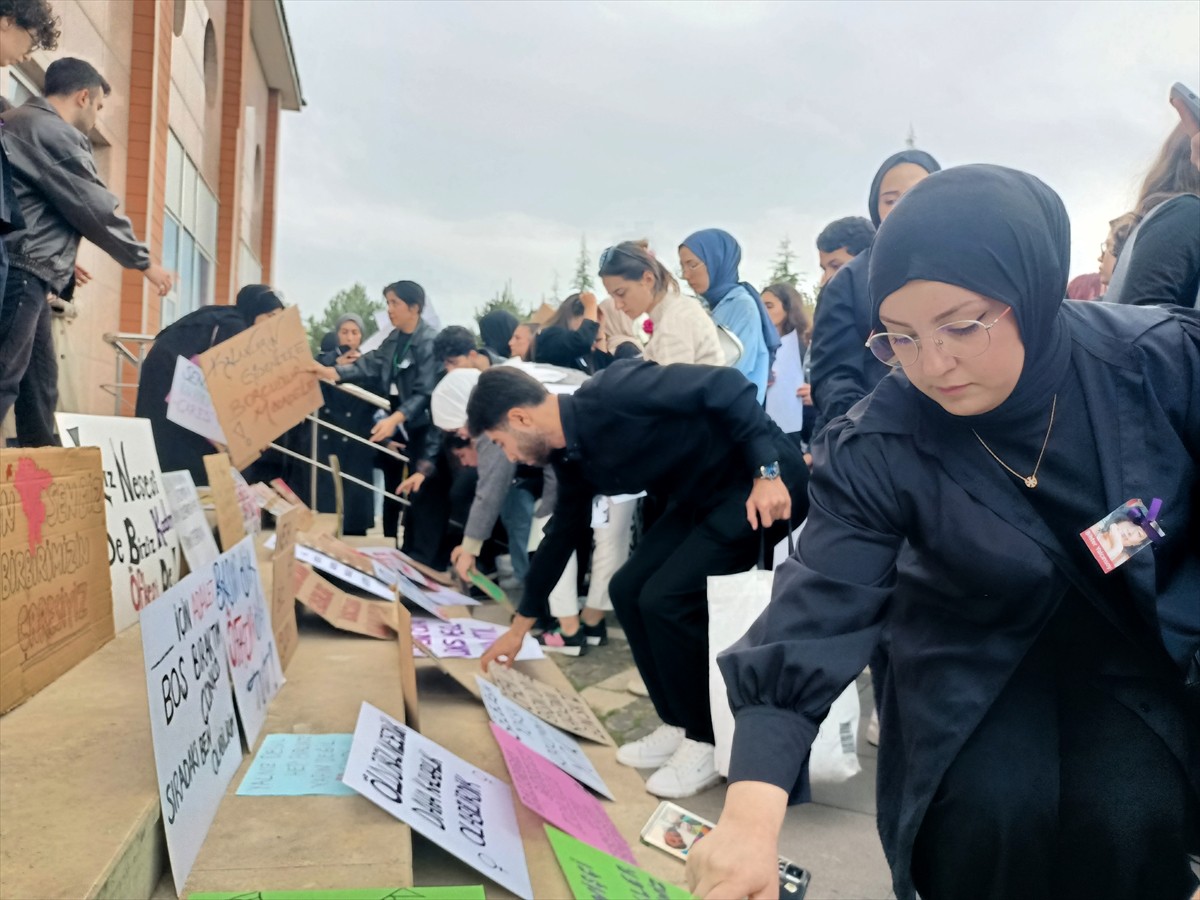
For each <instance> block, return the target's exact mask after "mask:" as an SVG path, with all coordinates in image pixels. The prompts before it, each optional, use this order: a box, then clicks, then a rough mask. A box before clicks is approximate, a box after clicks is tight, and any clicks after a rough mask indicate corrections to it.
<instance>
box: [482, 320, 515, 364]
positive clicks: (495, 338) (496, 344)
mask: <svg viewBox="0 0 1200 900" xmlns="http://www.w3.org/2000/svg"><path fill="white" fill-rule="evenodd" d="M518 324H519V323H518V322H517V317H516V316H514V315H513V314H512V313H510V312H508V311H507V310H503V309H493V310H492V311H491V312H490V313H488V314H487V315H485V316H484V317H483V318H481V319H480V320H479V339H480V340H481V341H482V342H483V346H485V347H486V348H487V349H489V350H491V351H492V352H493V353H495V354H496V355H497V356H500V357H503V358H504V359H508V356H509V350H508V342H509V341H510V340H511V339H512V335H513V332H514V331H516V330H517V325H518Z"/></svg>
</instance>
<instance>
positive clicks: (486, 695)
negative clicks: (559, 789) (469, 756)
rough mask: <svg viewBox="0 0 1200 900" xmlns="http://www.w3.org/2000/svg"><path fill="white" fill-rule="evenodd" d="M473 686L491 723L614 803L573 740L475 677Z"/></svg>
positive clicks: (609, 793) (581, 750)
mask: <svg viewBox="0 0 1200 900" xmlns="http://www.w3.org/2000/svg"><path fill="white" fill-rule="evenodd" d="M475 682H476V684H478V685H479V693H480V695H481V696H482V697H483V705H484V706H485V707H487V713H488V716H489V717H490V718H491V720H492V721H493V722H495V723H496V724H497V725H499V726H500V727H501V728H503V729H504V730H505V731H507V732H508V733H509V734H511V735H512V736H513V737H515V738H516V739H517V740H518V741H520V742H521V743H522V744H524V745H525V746H526V747H528V748H529V749H530V750H533V751H534V752H535V753H538V754H540V755H541V756H544V757H545V758H546V759H548V760H550V762H552V763H554V764H555V765H556V766H558V767H559V768H560V769H562V770H563V771H564V772H566V773H567V774H568V775H570V776H571V777H572V778H574V779H575V780H576V781H578V782H580V783H581V784H584V785H586V786H587V787H590V788H591V789H592V790H593V791H595V792H596V793H598V794H603V795H604V796H605V797H607V798H608V799H609V800H615V799H616V797H614V796H613V795H612V791H610V790H609V789H608V785H607V784H605V783H604V779H603V778H601V777H600V773H599V772H597V771H596V767H595V766H594V765H593V764H592V761H591V760H590V759H588V757H587V754H586V753H584V752H583V748H582V747H580V746H579V742H578V741H577V740H575V738H573V737H571V736H570V735H569V734H567V733H566V732H565V731H560V730H559V729H557V728H555V727H554V726H553V725H551V724H550V723H549V722H543V721H542V720H541V719H539V718H538V717H537V716H535V715H534V714H533V713H531V712H527V711H526V710H524V709H522V708H521V707H520V706H518V705H517V704H515V703H513V702H512V701H511V700H509V699H508V698H507V697H505V696H504V694H502V693H500V688H498V687H496V686H495V685H494V684H492V683H491V682H490V681H486V680H485V679H483V678H480V677H479V676H478V675H476V676H475Z"/></svg>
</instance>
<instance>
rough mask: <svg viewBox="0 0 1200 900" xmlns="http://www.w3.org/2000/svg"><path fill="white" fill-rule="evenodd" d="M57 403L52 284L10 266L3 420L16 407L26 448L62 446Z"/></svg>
mask: <svg viewBox="0 0 1200 900" xmlns="http://www.w3.org/2000/svg"><path fill="white" fill-rule="evenodd" d="M57 405H58V358H57V357H56V356H55V354H54V333H53V332H52V331H51V330H50V304H49V303H48V302H47V301H46V285H45V283H44V282H43V281H41V279H39V278H36V277H34V276H33V275H30V274H29V273H28V272H25V271H22V270H21V269H11V268H10V269H9V270H8V278H7V282H6V283H5V286H4V299H3V303H2V305H0V420H2V419H3V418H4V417H5V416H6V415H8V411H9V409H13V408H14V407H15V412H16V420H17V441H18V443H20V445H21V446H22V447H47V446H57V445H58V443H59V441H58V439H57V438H56V437H55V435H54V408H55V407H56V406H57Z"/></svg>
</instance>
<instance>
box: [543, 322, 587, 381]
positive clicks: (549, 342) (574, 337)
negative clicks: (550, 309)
mask: <svg viewBox="0 0 1200 900" xmlns="http://www.w3.org/2000/svg"><path fill="white" fill-rule="evenodd" d="M599 333H600V325H599V323H598V322H595V321H593V320H591V319H584V320H583V324H582V325H580V326H579V328H577V329H576V330H575V331H572V330H571V329H570V328H566V327H564V326H562V325H555V326H554V327H553V328H546V329H543V330H542V331H540V332H538V336H537V339H536V340H535V341H534V344H533V360H534V362H539V363H546V364H547V365H551V366H562V367H563V368H564V369H578V370H579V371H581V372H592V371H593V370H594V369H597V368H603V366H595V365H594V364H593V361H592V345H593V344H595V343H596V336H597V335H598V334H599Z"/></svg>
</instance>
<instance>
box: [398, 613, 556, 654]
mask: <svg viewBox="0 0 1200 900" xmlns="http://www.w3.org/2000/svg"><path fill="white" fill-rule="evenodd" d="M506 631H508V629H507V628H505V627H504V626H503V625H493V624H492V623H491V622H483V621H481V620H479V619H444V620H443V619H424V618H414V619H413V620H412V636H413V637H414V638H415V639H416V640H418V641H420V642H421V643H422V644H424V645H425V646H426V647H428V648H429V649H430V650H431V651H432V652H433V655H434V656H436V657H438V658H439V659H479V658H480V657H481V656H483V654H484V651H485V650H487V648H488V647H490V646H492V644H494V643H496V638H498V637H500V635H502V634H504V633H505V632H506ZM416 655H418V656H420V653H417V654H416ZM544 658H545V655H544V654H543V653H542V645H541V644H539V643H538V642H537V641H536V640H535V639H534V638H533V637H532V636H531V635H528V634H527V635H525V639H524V641H522V643H521V650H520V651H519V652H518V653H517V661H518V662H521V661H523V660H527V659H544Z"/></svg>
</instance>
